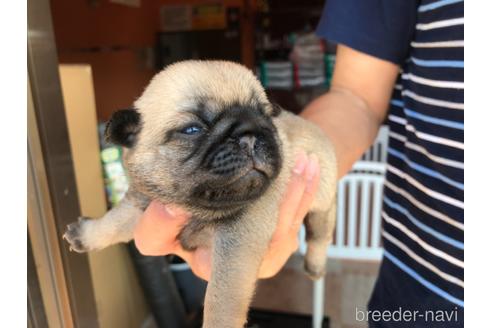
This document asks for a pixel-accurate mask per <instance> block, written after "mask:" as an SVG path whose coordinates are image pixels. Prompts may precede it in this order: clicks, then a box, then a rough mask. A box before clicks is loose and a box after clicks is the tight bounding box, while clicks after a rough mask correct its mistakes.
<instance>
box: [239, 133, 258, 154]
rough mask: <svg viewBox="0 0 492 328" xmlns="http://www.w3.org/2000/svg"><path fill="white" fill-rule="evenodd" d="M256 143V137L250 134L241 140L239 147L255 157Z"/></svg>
mask: <svg viewBox="0 0 492 328" xmlns="http://www.w3.org/2000/svg"><path fill="white" fill-rule="evenodd" d="M255 143H256V137H255V136H253V135H250V134H247V135H244V136H242V137H240V138H239V146H240V147H241V149H243V150H245V151H246V152H247V153H248V154H250V155H253V151H254V149H255Z"/></svg>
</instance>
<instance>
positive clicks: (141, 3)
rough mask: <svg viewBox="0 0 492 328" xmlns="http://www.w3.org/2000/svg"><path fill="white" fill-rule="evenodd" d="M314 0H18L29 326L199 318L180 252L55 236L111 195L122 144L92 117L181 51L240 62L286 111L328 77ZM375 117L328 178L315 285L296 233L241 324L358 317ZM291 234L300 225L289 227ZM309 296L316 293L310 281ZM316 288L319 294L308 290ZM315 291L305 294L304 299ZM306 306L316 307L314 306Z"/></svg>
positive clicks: (176, 322)
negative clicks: (328, 228) (152, 252)
mask: <svg viewBox="0 0 492 328" xmlns="http://www.w3.org/2000/svg"><path fill="white" fill-rule="evenodd" d="M323 5H324V1H323V0H303V1H295V0H283V1H280V0H224V1H194V0H183V1H173V0H71V1H66V0H51V1H49V0H29V1H28V72H29V77H28V82H29V83H28V131H29V132H28V159H29V165H28V240H29V245H28V253H29V254H28V255H29V256H28V311H29V317H28V323H29V325H30V327H102V328H113V327H117V328H125V327H128V328H137V327H199V326H200V323H199V322H200V314H201V309H202V305H203V297H204V292H205V288H206V283H205V282H204V281H202V280H200V279H198V278H196V277H195V276H194V275H193V274H192V273H191V271H190V270H189V268H188V266H187V265H186V264H185V263H182V261H180V259H179V258H176V257H169V256H167V257H166V256H162V257H145V256H142V255H140V254H139V253H138V251H136V249H135V247H134V245H133V244H132V243H130V244H129V245H116V246H113V247H110V248H108V249H105V250H102V251H100V252H96V253H91V254H88V255H80V254H76V253H70V252H69V251H68V247H67V245H66V244H65V243H64V242H63V241H62V240H61V238H60V236H61V235H62V232H63V230H64V228H65V226H66V225H67V224H68V223H70V222H72V221H74V220H75V218H76V217H78V216H79V215H80V214H82V215H85V216H90V217H100V216H101V215H103V214H104V213H105V212H106V211H107V209H108V208H110V207H111V206H113V205H114V204H116V203H117V202H118V201H119V200H120V199H121V197H122V195H123V194H124V192H125V190H126V188H127V185H128V181H127V179H126V176H125V172H124V169H123V167H122V164H121V149H119V148H118V147H115V146H114V145H110V144H106V143H105V142H104V140H103V138H102V133H103V130H104V124H105V122H106V121H107V120H108V118H109V117H110V115H111V113H112V112H113V111H115V110H118V109H123V108H128V107H130V106H131V105H132V103H133V101H134V100H135V99H136V98H137V97H138V96H139V95H140V94H141V92H142V91H143V89H144V87H145V86H146V85H147V83H148V82H149V80H150V79H151V78H152V76H153V75H154V74H155V73H157V72H158V71H159V70H161V69H162V68H163V67H165V66H166V65H168V64H170V63H173V62H176V61H179V60H183V59H191V58H197V59H225V60H232V61H236V62H240V63H242V64H244V65H246V66H247V67H249V68H250V69H252V70H253V71H254V72H255V73H256V75H257V76H258V78H259V79H260V81H261V82H262V84H263V85H264V87H265V88H266V90H267V93H268V95H269V97H270V99H271V100H272V101H274V102H276V103H278V104H280V105H281V106H282V107H283V108H285V109H287V110H289V111H292V112H294V113H299V112H300V111H301V110H302V108H303V107H304V106H305V105H306V104H307V103H308V102H310V101H311V100H313V99H314V98H315V97H316V96H318V95H320V94H322V93H324V92H326V91H327V90H328V89H329V87H330V80H331V76H332V72H333V66H334V63H335V61H336V47H335V46H334V45H332V44H329V43H327V42H325V41H323V40H321V39H319V38H318V37H317V36H316V35H315V34H314V31H315V28H316V26H317V22H318V19H319V17H320V16H321V12H322V9H323ZM386 138H387V130H386V129H385V128H384V126H383V128H382V129H381V131H380V134H379V136H378V139H377V140H376V142H375V144H374V146H373V147H372V148H371V149H370V150H368V152H367V153H366V154H365V155H364V156H363V158H361V160H360V161H359V162H358V163H357V164H356V165H355V166H354V168H353V170H352V172H350V173H349V174H348V175H347V176H346V177H345V178H344V179H342V180H341V181H340V183H339V189H338V216H337V220H338V224H337V230H336V238H335V241H334V245H333V246H332V247H331V248H330V250H329V252H328V254H327V258H328V269H327V274H326V278H325V286H324V287H323V286H322V285H319V284H318V286H317V287H313V283H312V282H311V281H310V280H309V279H308V278H307V277H306V276H305V275H304V274H303V270H302V253H303V251H304V248H305V245H303V243H301V247H300V249H299V252H298V253H296V254H294V255H293V256H292V257H291V259H290V260H289V262H288V263H287V265H286V266H285V268H284V269H283V270H282V271H281V272H280V273H279V274H278V275H277V276H276V277H274V278H271V279H267V280H262V281H260V282H259V287H258V291H257V293H256V296H255V299H254V301H253V304H252V311H251V319H250V323H249V324H248V326H249V327H311V326H312V322H311V316H312V315H313V311H314V312H316V308H318V310H319V309H321V312H322V314H323V315H322V318H321V319H319V318H318V319H316V320H318V321H319V322H317V323H316V325H315V326H317V327H321V326H323V327H343V328H348V327H362V326H364V325H365V323H361V322H357V321H356V319H355V315H354V311H355V309H356V308H358V309H365V307H366V303H367V300H368V298H369V296H370V293H371V290H372V286H373V284H374V281H375V277H376V274H377V270H378V266H379V261H380V258H381V254H382V252H381V248H380V227H379V226H380V221H379V211H380V203H381V189H382V177H383V175H384V162H385V158H384V153H385V147H386ZM300 238H302V233H301V236H300ZM320 293H321V294H322V295H321V294H320ZM321 296H323V297H321ZM313 303H315V304H313ZM318 314H319V313H318Z"/></svg>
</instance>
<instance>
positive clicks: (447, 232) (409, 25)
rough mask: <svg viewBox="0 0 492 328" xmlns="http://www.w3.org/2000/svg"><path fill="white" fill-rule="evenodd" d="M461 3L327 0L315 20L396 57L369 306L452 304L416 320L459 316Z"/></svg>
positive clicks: (323, 30) (337, 35)
mask: <svg viewBox="0 0 492 328" xmlns="http://www.w3.org/2000/svg"><path fill="white" fill-rule="evenodd" d="M463 11H464V9H463V1H462V0H422V1H411V0H382V1H381V0H364V1H357V0H328V1H327V4H326V5H325V10H324V14H323V17H322V18H321V21H320V24H319V26H318V30H317V32H318V34H319V35H320V36H322V37H324V38H326V39H328V40H331V41H333V42H336V43H341V44H345V45H347V46H349V47H351V48H354V49H357V50H359V51H362V52H365V53H367V54H369V55H372V56H375V57H378V58H381V59H384V60H388V61H391V62H394V63H397V64H398V65H400V67H401V71H400V75H399V78H398V81H397V83H396V85H395V88H394V92H393V96H392V99H391V103H390V108H389V113H388V118H387V123H388V125H389V127H390V136H389V137H390V140H389V146H388V147H389V148H388V160H387V161H388V163H387V164H388V165H387V174H386V181H385V189H384V198H383V211H382V219H383V232H382V234H383V241H384V258H383V263H382V265H381V269H380V276H379V278H378V281H377V283H376V286H375V289H374V292H373V295H372V298H371V301H370V303H369V308H370V309H371V308H372V309H381V310H384V309H396V308H397V306H400V307H403V310H405V309H406V308H408V309H410V310H412V309H413V310H415V309H417V310H447V309H451V310H454V311H458V312H459V318H458V320H451V321H452V322H444V323H442V322H441V323H439V322H437V323H436V322H432V323H430V322H429V321H427V322H423V321H422V320H423V319H422V320H421V322H420V324H422V326H424V327H426V326H429V325H430V326H432V327H435V326H439V324H442V326H444V327H452V326H453V325H454V326H462V320H463V317H462V309H463V306H464V296H463V294H464V293H463V290H464V278H463V276H464V251H463V249H464V244H463V239H464V224H463V215H464V213H463V210H464V204H463V197H464V195H463V194H464V192H463V191H464V183H463V180H464V178H463V157H464V154H463V148H464V144H463V139H464V133H463V132H464V124H463V122H464V83H463V75H464V72H463V68H464V58H463V57H464V48H463V47H464V18H463V17H464V15H463ZM374 83H377V81H375V82H374ZM453 319H454V317H453ZM371 324H374V326H378V327H379V325H376V324H375V323H371ZM396 324H397V322H394V323H393V324H392V325H390V326H391V327H394V326H397V325H396ZM418 325H419V323H415V322H412V325H410V326H418Z"/></svg>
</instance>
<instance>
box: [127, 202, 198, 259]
mask: <svg viewBox="0 0 492 328" xmlns="http://www.w3.org/2000/svg"><path fill="white" fill-rule="evenodd" d="M188 218H189V214H187V213H186V212H184V211H183V210H181V209H178V208H177V207H172V206H169V205H168V206H165V205H163V204H162V203H160V202H158V201H152V202H151V203H150V204H149V206H148V207H147V209H146V210H145V212H144V213H143V215H142V217H141V218H140V219H139V222H138V223H137V225H136V227H135V231H134V239H135V245H136V246H137V248H138V250H139V251H140V253H142V254H143V255H150V256H155V255H167V254H170V253H173V252H174V250H175V249H176V247H177V246H179V243H178V242H177V241H176V236H177V235H178V234H179V231H180V230H181V228H182V226H183V225H184V224H185V223H186V221H187V220H188Z"/></svg>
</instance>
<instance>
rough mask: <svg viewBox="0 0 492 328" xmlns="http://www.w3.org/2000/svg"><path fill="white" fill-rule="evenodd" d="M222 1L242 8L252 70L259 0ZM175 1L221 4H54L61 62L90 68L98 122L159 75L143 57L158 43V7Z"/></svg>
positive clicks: (245, 53)
mask: <svg viewBox="0 0 492 328" xmlns="http://www.w3.org/2000/svg"><path fill="white" fill-rule="evenodd" d="M221 2H222V3H224V4H225V5H226V6H238V7H241V8H242V14H241V28H242V30H241V40H242V46H241V48H242V61H243V62H244V63H245V64H246V65H247V66H249V67H252V65H253V45H254V40H253V30H254V21H253V8H254V7H255V5H256V0H252V1H248V0H227V1H221ZM173 3H179V4H183V3H190V4H194V3H200V4H204V3H217V1H206V0H205V1H199V0H187V1H176V0H174V1H170V0H141V5H140V7H137V8H134V7H127V6H123V5H119V4H114V3H110V2H109V1H108V0H99V1H98V0H70V1H66V0H51V11H52V16H53V25H54V31H55V40H56V44H57V50H58V57H59V61H60V63H87V64H90V65H91V66H92V71H93V76H94V86H95V96H96V107H97V114H98V119H99V120H107V119H108V118H109V117H110V115H111V113H112V112H113V111H115V110H117V109H122V108H128V106H130V105H131V104H132V103H133V101H134V100H135V99H136V98H137V97H138V96H139V95H140V94H141V92H142V91H143V89H144V87H145V86H146V85H147V83H148V82H149V81H150V79H151V78H152V76H153V75H154V74H155V73H156V72H155V71H154V69H153V68H152V67H146V66H145V63H144V61H145V58H146V57H145V55H144V54H145V53H146V51H149V50H151V48H152V47H153V46H154V43H155V38H156V33H157V32H158V30H159V7H160V6H161V5H162V4H173ZM147 53H148V52H147Z"/></svg>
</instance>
